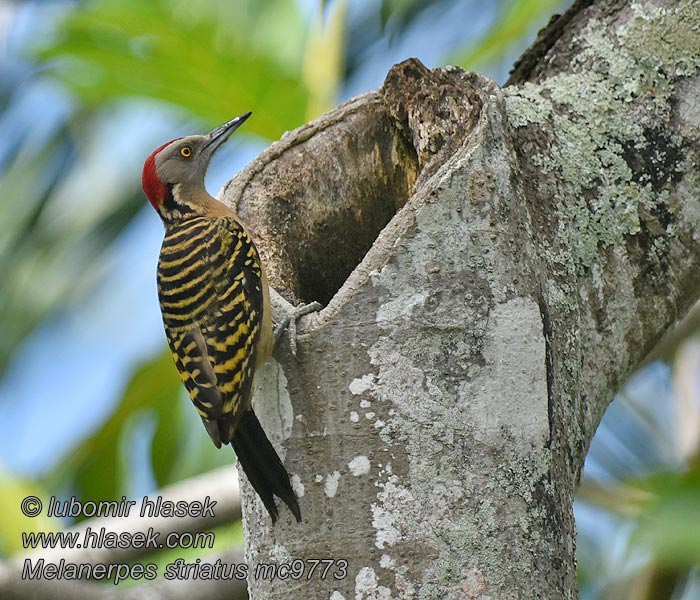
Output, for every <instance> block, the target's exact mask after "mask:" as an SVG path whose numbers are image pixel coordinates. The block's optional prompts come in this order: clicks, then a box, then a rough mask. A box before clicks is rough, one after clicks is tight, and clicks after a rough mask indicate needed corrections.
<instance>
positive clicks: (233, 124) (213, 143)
mask: <svg viewBox="0 0 700 600" xmlns="http://www.w3.org/2000/svg"><path fill="white" fill-rule="evenodd" d="M252 114H253V113H252V112H247V113H245V114H242V115H240V116H238V117H236V118H235V119H231V120H230V121H228V122H226V123H224V124H223V125H220V126H219V127H217V128H216V129H214V130H213V131H211V132H209V133H208V134H207V138H208V140H207V143H206V144H205V145H204V147H203V148H202V151H203V152H206V154H208V155H209V156H210V157H211V155H212V154H214V152H216V151H217V150H218V149H219V148H220V147H221V146H222V145H223V143H224V142H225V141H226V140H227V139H228V138H229V137H230V136H231V134H232V133H233V132H234V131H236V129H238V128H239V127H240V126H241V125H243V123H244V122H245V120H246V119H247V118H248V117H249V116H250V115H252Z"/></svg>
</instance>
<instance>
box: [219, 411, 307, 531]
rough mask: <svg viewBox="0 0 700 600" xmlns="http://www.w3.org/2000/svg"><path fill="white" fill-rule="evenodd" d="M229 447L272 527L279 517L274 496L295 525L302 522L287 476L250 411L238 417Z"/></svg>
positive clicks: (258, 422) (256, 419) (256, 418)
mask: <svg viewBox="0 0 700 600" xmlns="http://www.w3.org/2000/svg"><path fill="white" fill-rule="evenodd" d="M231 445H232V446H233V449H234V451H235V452H236V456H238V462H239V463H240V465H241V467H242V468H243V471H244V472H245V474H246V476H247V477H248V481H250V483H251V485H252V486H253V488H254V489H255V491H256V492H257V493H258V496H260V499H261V500H262V501H263V504H264V505H265V508H266V509H267V512H269V513H270V517H271V518H272V523H273V524H274V523H275V521H277V518H278V516H279V512H278V510H277V505H276V504H275V499H274V496H277V497H279V498H280V499H281V500H282V501H283V502H284V503H285V504H286V505H287V506H288V507H289V510H291V511H292V513H293V514H294V516H295V517H296V520H297V522H301V511H300V510H299V503H298V502H297V497H296V495H295V494H294V490H293V489H292V484H291V483H290V481H289V474H288V473H287V470H286V469H285V468H284V465H283V464H282V461H281V460H280V457H279V456H277V452H275V449H274V448H273V447H272V444H271V443H270V440H268V439H267V436H266V435H265V431H263V428H262V426H261V425H260V421H258V417H256V416H255V413H254V412H253V411H252V410H249V411H247V412H245V413H244V414H243V416H242V417H241V420H240V421H239V423H238V427H236V433H235V434H234V435H233V439H232V440H231Z"/></svg>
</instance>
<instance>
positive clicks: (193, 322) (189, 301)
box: [142, 112, 301, 524]
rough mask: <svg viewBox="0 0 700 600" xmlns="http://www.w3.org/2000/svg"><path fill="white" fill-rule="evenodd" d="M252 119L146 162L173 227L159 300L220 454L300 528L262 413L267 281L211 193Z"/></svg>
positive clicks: (166, 148) (183, 374)
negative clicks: (258, 387) (224, 150)
mask: <svg viewBox="0 0 700 600" xmlns="http://www.w3.org/2000/svg"><path fill="white" fill-rule="evenodd" d="M250 115H251V113H250V112H248V113H245V114H243V115H240V116H238V117H236V118H235V119H232V120H231V121H229V122H227V123H224V124H223V125H221V126H220V127H217V128H216V129H214V130H213V131H212V132H210V133H209V134H207V135H192V136H188V137H183V138H177V139H175V140H172V141H171V142H168V143H167V144H164V145H162V146H161V147H160V148H158V149H156V150H155V151H154V152H153V153H152V154H151V155H150V156H149V157H148V158H147V159H146V162H145V163H144V166H143V174H142V184H143V191H144V193H145V194H146V197H147V198H148V201H149V202H150V203H151V205H152V206H153V208H155V210H156V212H157V213H158V215H159V216H160V218H161V219H162V221H163V224H164V225H165V237H164V239H163V245H162V247H161V250H160V257H159V260H158V272H157V280H158V296H159V300H160V308H161V312H162V314H163V324H164V326H165V334H166V337H167V338H168V345H169V347H170V351H171V353H172V355H173V359H174V360H175V365H176V367H177V370H178V371H179V373H180V378H181V379H182V382H183V383H184V384H185V387H186V388H187V391H188V393H189V396H190V398H191V400H192V403H193V404H194V406H195V408H196V409H197V412H198V413H199V416H200V417H201V419H202V422H203V423H204V427H205V428H206V430H207V433H208V434H209V437H210V438H211V439H212V441H213V442H214V444H215V445H216V447H217V448H220V447H221V446H222V445H225V444H231V446H233V449H234V451H235V453H236V455H237V456H238V461H239V463H240V465H241V467H242V468H243V471H245V474H246V475H247V477H248V480H249V481H250V483H251V484H252V485H253V488H254V489H255V491H256V492H257V493H258V495H259V496H260V498H261V500H262V501H263V504H264V505H265V508H266V509H267V511H268V512H269V514H270V517H271V518H272V523H273V524H274V523H275V521H276V520H277V518H278V516H279V513H278V509H277V505H276V504H275V500H274V496H277V497H279V498H280V499H281V500H282V501H283V502H284V503H285V504H286V505H287V506H288V507H289V509H290V510H291V512H292V514H293V515H294V516H295V517H296V520H297V521H301V512H300V510H299V503H298V501H297V498H296V495H295V494H294V491H293V490H292V486H291V483H290V480H289V474H288V473H287V471H286V470H285V468H284V465H283V464H282V461H281V460H280V458H279V456H278V455H277V452H276V451H275V449H274V448H273V446H272V444H271V443H270V440H269V439H268V438H267V436H266V435H265V432H264V430H263V428H262V426H261V425H260V421H258V418H257V416H256V415H255V413H254V412H253V408H252V401H251V396H252V385H253V377H254V375H255V370H256V369H257V368H258V367H259V366H260V365H261V364H262V363H263V362H264V361H265V359H266V358H267V357H268V356H269V355H270V353H271V352H272V349H273V345H274V339H273V332H272V318H271V314H270V313H271V310H270V293H269V289H268V283H267V278H266V276H265V272H264V270H263V266H262V263H261V262H260V255H259V254H258V251H257V249H256V247H255V244H254V243H253V240H252V239H251V237H250V235H249V233H248V232H247V231H246V228H245V227H244V226H243V224H242V223H241V222H240V221H239V220H238V218H237V216H236V215H235V213H234V212H233V211H232V210H230V209H229V208H228V207H226V206H225V205H224V204H222V203H221V202H219V201H218V200H215V199H214V198H213V197H212V196H210V195H209V194H208V193H207V191H206V189H205V187H204V175H205V173H206V170H207V167H208V166H209V161H210V160H211V157H212V156H213V154H214V153H215V152H216V151H217V150H218V149H219V148H220V147H221V146H222V144H223V143H224V142H225V141H226V140H227V139H228V138H229V136H230V135H231V134H232V133H233V132H234V131H236V129H238V128H239V127H240V126H241V125H242V124H243V122H244V121H245V120H246V119H247V118H248V117H249V116H250Z"/></svg>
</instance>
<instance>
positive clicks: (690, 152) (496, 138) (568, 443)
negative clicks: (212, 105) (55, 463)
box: [223, 0, 700, 600]
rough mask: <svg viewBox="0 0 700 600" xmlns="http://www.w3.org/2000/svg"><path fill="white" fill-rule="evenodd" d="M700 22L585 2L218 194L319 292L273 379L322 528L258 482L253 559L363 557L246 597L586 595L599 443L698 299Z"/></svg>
mask: <svg viewBox="0 0 700 600" xmlns="http://www.w3.org/2000/svg"><path fill="white" fill-rule="evenodd" d="M699 33H700V6H698V5H697V3H695V2H693V1H692V0H687V1H685V2H674V3H669V2H662V1H658V2H637V3H635V4H632V3H628V2H622V1H618V2H612V3H611V2H602V1H601V2H577V3H576V4H575V5H574V7H573V8H572V10H571V12H570V13H568V14H567V15H565V16H564V17H561V18H560V19H555V20H553V22H552V23H551V24H550V26H549V28H548V29H547V30H545V31H544V32H542V34H541V36H540V38H539V42H538V45H537V47H536V48H535V49H533V51H532V53H530V57H529V58H528V56H526V57H525V59H524V60H523V61H521V62H520V63H519V65H518V67H517V68H516V71H515V72H514V74H513V78H512V80H511V83H512V85H509V86H508V87H506V88H505V89H504V90H501V89H499V88H498V87H497V86H496V85H495V84H494V83H493V82H491V81H489V80H487V79H485V78H483V77H480V76H478V75H475V74H467V73H464V72H462V71H460V70H459V69H454V68H448V69H444V70H440V69H438V70H434V71H429V70H427V69H425V68H424V67H423V66H422V65H421V64H420V63H418V62H417V61H407V62H405V63H402V64H401V65H399V66H397V67H395V68H394V69H392V71H391V72H390V73H389V75H388V77H387V80H386V82H385V85H384V87H383V88H382V90H380V91H379V92H377V93H370V94H366V95H364V96H360V97H358V98H356V99H354V100H352V101H350V102H348V103H347V104H345V105H343V106H341V107H339V108H338V109H337V110H336V111H334V112H333V113H330V114H328V115H325V116H324V117H321V118H320V119H319V120H317V121H315V122H313V123H311V124H309V125H307V126H305V127H304V128H302V129H300V130H298V131H296V132H293V133H291V134H288V135H287V136H285V137H284V138H283V139H282V140H281V141H280V142H279V143H277V144H274V145H273V146H272V147H271V148H270V150H268V151H267V152H265V153H263V154H262V155H261V156H260V157H259V158H258V159H257V160H256V161H255V163H253V164H252V165H251V166H250V167H249V168H248V169H246V171H244V172H243V173H242V174H241V175H240V176H239V177H238V178H236V179H235V180H234V181H232V182H231V183H230V184H229V186H228V187H227V188H226V189H225V192H224V195H223V198H224V200H225V201H226V202H227V203H229V204H230V205H231V206H233V207H234V208H236V209H237V210H238V211H239V213H240V214H241V216H242V217H243V218H244V219H245V220H246V221H247V222H249V223H251V225H252V226H253V229H254V234H255V236H256V238H257V239H258V243H259V247H260V250H261V253H262V254H263V256H264V258H265V259H266V263H267V265H268V270H269V271H270V280H271V282H272V284H273V286H274V287H276V288H277V289H278V290H279V291H280V292H281V293H282V294H283V295H284V296H286V297H287V298H288V299H290V300H295V299H304V300H307V301H308V300H320V301H322V302H324V303H326V302H327V303H328V304H327V306H326V308H325V309H324V310H323V311H321V312H320V313H319V314H315V315H311V316H310V317H306V318H305V319H304V320H303V321H302V323H301V324H300V328H299V340H298V342H299V351H298V356H297V357H296V358H294V357H292V356H291V355H290V354H289V353H288V352H286V351H285V348H284V347H283V348H282V349H281V350H280V351H279V352H278V358H279V361H280V362H279V363H276V362H271V363H270V364H268V365H267V368H266V371H265V373H264V377H262V378H261V381H260V382H259V383H260V389H259V390H258V394H257V396H256V397H257V410H258V412H260V413H261V420H262V421H263V424H264V425H265V427H266V429H267V430H268V431H269V432H271V433H273V432H276V433H277V441H278V442H279V445H280V447H281V448H282V452H283V454H284V453H286V457H285V463H286V465H287V467H288V469H289V470H290V472H291V473H293V482H294V485H295V487H296V489H297V492H298V494H299V496H300V503H301V508H302V514H303V518H304V521H303V523H302V524H301V525H298V524H296V523H295V522H293V519H292V518H291V516H290V515H289V513H287V512H283V513H282V519H281V522H280V523H278V524H277V526H276V527H275V528H274V529H272V528H271V527H270V523H269V519H268V518H267V516H266V515H265V514H264V511H263V510H262V509H261V506H260V505H259V503H258V502H257V500H256V499H254V497H253V496H252V495H251V494H250V488H249V486H248V485H247V484H245V485H244V486H243V488H244V515H245V524H246V528H247V533H248V536H247V560H248V562H249V568H250V572H251V573H254V571H255V566H256V565H257V564H258V563H269V562H276V563H278V564H282V563H289V562H290V561H293V560H297V559H298V560H308V559H332V560H335V561H343V560H344V561H347V563H348V564H347V572H346V576H345V577H343V578H341V579H336V578H335V577H334V575H339V574H343V569H342V563H340V564H339V563H338V562H335V563H333V565H332V566H331V568H330V569H329V571H328V572H327V574H326V577H325V578H323V577H322V576H321V575H322V569H317V570H316V571H315V572H314V573H313V574H312V575H311V576H310V577H309V578H308V579H307V576H308V572H309V569H310V565H311V563H307V564H306V571H305V572H304V573H303V576H302V578H301V579H293V578H288V579H279V578H274V579H265V578H258V579H256V578H255V577H250V578H249V586H250V592H251V596H252V597H253V598H255V599H258V598H266V599H267V598H269V599H274V598H329V599H330V600H342V599H346V600H350V599H351V598H352V599H356V600H357V599H359V600H362V599H369V598H381V599H384V598H426V599H428V598H455V599H457V598H460V599H461V598H482V597H483V598H486V597H490V598H573V597H575V596H576V572H575V556H574V547H575V527H574V521H573V515H572V503H573V493H574V489H575V486H576V483H577V480H578V476H579V473H580V469H581V467H582V465H583V459H584V456H585V453H586V450H587V447H588V444H589V443H590V440H591V438H592V436H593V433H594V432H595V429H596V427H597V425H598V422H599V421H600V418H601V417H602V414H603V412H604V411H605V408H606V406H607V404H608V403H609V401H610V400H611V398H612V396H613V394H614V392H615V390H616V389H617V388H618V387H619V385H620V384H621V382H622V381H623V380H624V378H625V377H626V376H627V375H628V374H629V373H630V371H631V370H632V369H633V368H634V367H635V366H636V365H637V364H639V362H641V361H642V360H643V358H644V356H645V355H646V354H647V353H648V352H649V351H650V350H651V349H652V347H653V346H654V344H655V342H656V341H657V340H658V339H659V338H660V336H661V335H662V334H663V333H664V331H665V330H666V329H667V328H668V327H669V326H670V325H671V324H672V323H673V322H674V321H675V320H676V319H677V318H678V317H680V316H682V314H683V313H684V312H685V311H686V309H687V308H688V307H689V306H690V304H691V303H692V302H693V301H694V300H695V299H696V298H697V295H698V289H697V288H698V278H697V273H698V269H699V267H700V246H699V245H698V239H697V231H698V224H699V220H700V175H699V174H700V170H699V167H700V150H699V147H700V145H699V144H698V142H699V139H700V104H699V103H698V100H697V98H698V97H700V76H699V75H698V73H699V72H700V71H699V68H698V66H699V65H700V35H699ZM533 57H534V58H533ZM358 263H359V264H358ZM272 437H274V435H273V436H272ZM297 566H299V563H297Z"/></svg>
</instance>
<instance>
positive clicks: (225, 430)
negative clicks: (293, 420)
mask: <svg viewBox="0 0 700 600" xmlns="http://www.w3.org/2000/svg"><path fill="white" fill-rule="evenodd" d="M207 226H208V227H207V229H208V231H207V232H206V235H204V236H201V237H199V236H193V237H194V239H196V240H197V241H196V244H192V245H193V246H194V247H193V248H190V250H189V254H188V255H189V256H191V257H192V260H191V261H185V262H187V264H186V265H185V266H184V267H183V265H180V267H181V269H180V272H182V273H183V278H186V279H187V282H188V283H189V282H196V285H189V286H188V285H185V283H184V282H183V281H182V280H181V281H179V282H174V281H173V280H172V275H171V279H168V276H167V275H164V276H161V273H165V272H166V270H167V265H168V254H167V252H164V250H165V246H166V245H165V242H164V250H163V251H161V261H160V263H159V293H160V294H161V306H162V307H163V308H164V313H163V320H164V323H165V329H166V333H167V336H168V341H169V344H170V349H171V351H172V353H173V356H174V358H175V363H176V365H177V368H178V370H179V371H180V376H181V378H182V380H183V382H184V384H185V387H186V388H187V391H188V392H189V394H190V398H191V399H192V402H193V403H194V405H195V407H196V408H197V410H198V412H199V414H200V416H201V417H202V421H203V422H204V425H205V427H206V429H207V432H208V433H209V436H210V437H211V438H212V440H213V441H214V443H215V444H216V445H217V447H218V446H219V445H221V444H222V443H223V444H226V443H228V442H230V441H231V437H232V436H233V433H234V430H235V428H236V425H237V423H238V420H239V419H240V417H241V415H242V413H243V412H244V411H245V409H247V408H249V407H250V401H251V398H250V396H251V388H252V382H253V376H254V366H255V356H256V349H257V348H256V346H257V340H258V338H259V335H260V323H261V314H262V281H261V271H260V263H259V259H258V255H257V251H256V250H255V247H254V246H253V245H252V241H251V240H250V238H249V237H248V234H247V233H246V232H245V230H244V229H243V228H242V227H240V225H238V224H237V223H236V222H235V221H233V219H216V220H211V221H210V222H209V223H207ZM166 239H167V236H166ZM177 239H180V240H182V239H183V238H182V237H180V238H177V237H176V240H177ZM180 245H181V244H180ZM164 254H165V256H164ZM181 257H182V249H180V250H179V253H178V255H177V259H176V260H179V259H181ZM161 265H164V266H163V269H161ZM169 274H171V273H169ZM185 288H186V294H185V297H184V298H183V289H185ZM168 290H171V291H172V290H175V292H177V297H176V298H175V295H176V294H175V292H173V293H171V294H169V293H168ZM169 296H170V298H171V300H173V302H171V304H170V305H168V297H169ZM175 303H178V308H181V307H180V304H182V305H184V306H186V309H185V310H184V311H181V312H180V314H178V315H174V314H171V315H170V316H171V317H178V319H179V320H178V319H173V318H171V319H170V322H169V320H168V318H167V313H168V307H169V306H171V307H172V305H173V304H175ZM183 312H185V313H186V317H187V318H186V319H184V322H183V319H182V316H183V314H182V313H183Z"/></svg>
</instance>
